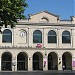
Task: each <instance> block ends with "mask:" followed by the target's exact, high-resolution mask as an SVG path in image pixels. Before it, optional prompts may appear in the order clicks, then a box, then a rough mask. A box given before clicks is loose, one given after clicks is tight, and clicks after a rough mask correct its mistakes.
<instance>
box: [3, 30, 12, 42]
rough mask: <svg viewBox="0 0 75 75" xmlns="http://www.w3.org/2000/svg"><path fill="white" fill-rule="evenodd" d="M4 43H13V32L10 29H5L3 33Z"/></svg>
mask: <svg viewBox="0 0 75 75" xmlns="http://www.w3.org/2000/svg"><path fill="white" fill-rule="evenodd" d="M2 42H3V43H11V42H12V32H11V31H10V30H9V29H5V30H4V31H3V33H2Z"/></svg>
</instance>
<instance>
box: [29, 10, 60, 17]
mask: <svg viewBox="0 0 75 75" xmlns="http://www.w3.org/2000/svg"><path fill="white" fill-rule="evenodd" d="M43 12H45V13H47V14H50V15H53V16H55V17H59V15H55V14H53V13H51V12H48V11H41V12H38V13H36V14H29V16H34V15H37V14H40V13H43Z"/></svg>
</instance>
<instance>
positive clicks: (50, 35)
mask: <svg viewBox="0 0 75 75" xmlns="http://www.w3.org/2000/svg"><path fill="white" fill-rule="evenodd" d="M48 43H57V35H56V32H55V31H53V30H51V31H49V32H48Z"/></svg>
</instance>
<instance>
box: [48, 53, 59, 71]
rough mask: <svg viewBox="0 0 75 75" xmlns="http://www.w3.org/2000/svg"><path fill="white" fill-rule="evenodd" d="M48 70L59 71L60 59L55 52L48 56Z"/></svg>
mask: <svg viewBox="0 0 75 75" xmlns="http://www.w3.org/2000/svg"><path fill="white" fill-rule="evenodd" d="M48 70H58V57H57V54H56V53H54V52H51V53H49V54H48Z"/></svg>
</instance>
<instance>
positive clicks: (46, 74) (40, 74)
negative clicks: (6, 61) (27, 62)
mask: <svg viewBox="0 0 75 75" xmlns="http://www.w3.org/2000/svg"><path fill="white" fill-rule="evenodd" d="M71 74H72V75H75V71H32V72H28V71H26V72H0V75H71Z"/></svg>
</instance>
